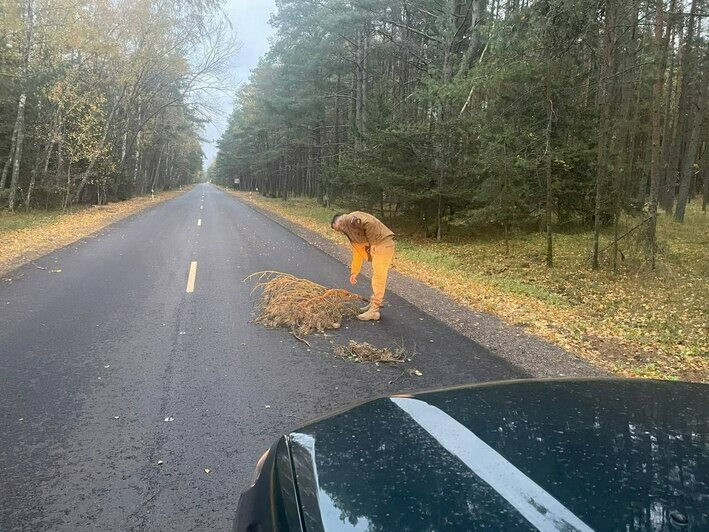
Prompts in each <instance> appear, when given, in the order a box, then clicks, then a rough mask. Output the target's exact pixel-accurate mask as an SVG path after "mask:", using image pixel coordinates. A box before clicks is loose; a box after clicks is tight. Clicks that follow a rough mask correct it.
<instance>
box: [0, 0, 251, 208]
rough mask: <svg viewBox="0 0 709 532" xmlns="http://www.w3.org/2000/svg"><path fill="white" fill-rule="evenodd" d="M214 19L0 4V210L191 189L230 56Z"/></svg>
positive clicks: (138, 3)
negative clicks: (204, 129) (202, 134)
mask: <svg viewBox="0 0 709 532" xmlns="http://www.w3.org/2000/svg"><path fill="white" fill-rule="evenodd" d="M219 15H220V12H219V5H218V3H217V2H212V1H211V0H204V1H199V0H195V1H191V2H185V1H178V0H160V1H158V2H154V1H149V0H116V1H105V0H22V1H19V2H18V1H6V2H2V3H0V166H2V176H1V177H0V209H8V210H9V211H17V210H18V209H21V210H23V211H24V210H29V209H32V208H35V207H41V208H44V209H57V208H59V209H67V208H70V207H72V206H74V205H77V204H84V203H88V204H98V205H102V204H106V203H107V202H109V201H117V200H123V199H127V198H130V197H133V196H135V195H140V194H146V193H150V192H151V191H153V190H155V191H157V190H164V189H170V188H177V187H178V186H179V185H183V184H186V183H189V182H191V181H193V180H194V179H195V178H196V177H197V176H198V174H199V173H200V171H201V169H202V159H203V155H202V148H201V145H200V130H201V128H202V125H203V123H204V122H205V120H207V119H208V117H209V113H210V111H212V109H211V106H212V103H211V100H212V99H213V91H214V90H215V89H219V87H220V86H221V83H222V81H221V80H223V78H224V75H225V73H226V71H227V69H228V65H229V61H230V59H231V58H232V57H233V55H234V52H235V51H236V47H237V44H236V41H235V38H234V37H233V35H232V31H231V28H230V27H229V26H228V25H227V24H226V23H225V22H224V20H223V17H220V16H219Z"/></svg>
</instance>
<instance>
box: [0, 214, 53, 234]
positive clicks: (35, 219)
mask: <svg viewBox="0 0 709 532" xmlns="http://www.w3.org/2000/svg"><path fill="white" fill-rule="evenodd" d="M62 214H63V213H62V211H30V212H24V211H23V212H14V213H13V212H8V211H0V234H2V233H4V232H5V231H15V230H17V229H26V228H28V227H41V226H42V225H46V224H50V223H52V222H55V221H56V220H57V219H58V218H59V217H60V216H61V215H62Z"/></svg>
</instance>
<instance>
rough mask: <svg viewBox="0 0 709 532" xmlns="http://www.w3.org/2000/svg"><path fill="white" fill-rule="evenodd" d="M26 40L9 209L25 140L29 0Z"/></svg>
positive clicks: (30, 23)
mask: <svg viewBox="0 0 709 532" xmlns="http://www.w3.org/2000/svg"><path fill="white" fill-rule="evenodd" d="M26 25H27V41H26V46H27V49H26V50H25V53H24V56H23V60H22V84H23V88H22V94H20V100H19V103H18V104H17V121H16V123H15V128H16V131H17V135H16V141H15V151H14V154H13V157H12V158H13V161H12V177H11V178H10V197H9V199H8V208H9V209H10V211H14V210H15V198H16V195H17V186H18V183H19V180H20V163H21V162H22V145H23V143H24V140H25V106H26V104H27V93H26V90H27V84H28V83H29V80H28V73H29V66H30V58H31V57H32V47H33V46H34V2H33V0H29V1H28V2H27V21H26Z"/></svg>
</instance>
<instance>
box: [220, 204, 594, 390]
mask: <svg viewBox="0 0 709 532" xmlns="http://www.w3.org/2000/svg"><path fill="white" fill-rule="evenodd" d="M230 195H231V196H232V197H233V198H234V199H235V200H236V201H240V202H242V203H243V204H244V205H247V206H248V207H249V208H251V209H253V210H254V211H256V212H258V213H260V214H262V215H264V216H266V217H267V218H269V219H270V220H272V221H274V222H276V223H278V224H279V225H281V226H283V227H285V228H286V229H288V230H289V231H291V232H292V233H294V234H295V235H297V236H299V237H300V238H302V239H303V240H305V241H306V242H308V243H309V244H311V245H312V246H314V247H316V248H317V249H319V250H321V251H323V252H324V253H326V254H328V255H330V256H331V257H333V258H335V259H337V260H338V261H340V262H341V263H343V264H344V265H348V264H349V260H350V253H349V250H348V249H347V248H346V247H345V246H344V245H341V244H338V243H337V242H334V241H332V240H329V239H327V238H324V237H323V236H321V235H319V234H318V233H316V232H315V231H312V230H310V229H308V228H306V227H303V226H302V225H300V224H297V223H295V222H293V221H291V220H288V219H286V218H284V217H282V216H280V215H278V214H276V213H274V212H272V211H269V210H267V209H264V208H263V207H261V206H259V205H255V204H254V203H252V202H249V201H244V200H243V199H241V198H239V197H237V196H234V195H233V194H230ZM346 273H347V272H346V270H344V269H343V275H345V274H346ZM363 273H365V274H368V270H363ZM387 288H388V289H389V290H391V291H392V292H394V293H395V294H397V295H398V296H400V297H402V298H403V299H405V300H406V301H408V302H409V303H411V304H412V305H414V306H416V307H417V308H420V309H421V310H423V311H424V312H426V313H427V314H429V315H430V316H432V317H434V318H436V319H438V320H439V321H441V322H443V323H444V324H446V325H447V326H449V327H450V328H451V329H453V330H455V331H456V332H458V333H460V334H462V335H463V336H466V337H467V338H470V339H471V340H473V341H475V342H477V343H479V344H481V345H482V346H484V347H485V348H487V349H489V350H490V351H491V352H492V353H494V354H495V355H497V356H499V357H500V358H503V359H504V360H506V361H508V362H510V363H511V364H514V365H515V366H517V367H519V368H521V369H523V370H524V371H526V372H528V373H529V374H531V375H533V376H534V377H572V376H597V375H608V373H606V372H604V371H602V370H601V369H598V368H596V367H594V366H592V365H590V364H589V363H588V362H586V361H585V360H583V359H581V358H580V357H576V356H574V355H573V354H571V353H569V352H567V351H565V350H563V349H561V348H560V347H557V346H554V345H552V344H550V343H547V342H545V341H544V340H541V339H539V338H537V337H535V336H532V335H530V334H529V333H527V332H526V331H525V330H524V329H522V328H520V327H515V326H514V325H510V324H507V323H505V322H503V321H502V320H500V319H499V318H497V317H495V316H492V315H490V314H487V313H483V312H478V311H475V310H472V309H470V308H467V307H464V306H462V305H460V304H459V303H457V302H455V301H454V300H453V299H451V298H450V297H448V296H447V295H446V294H445V293H443V292H442V291H441V290H439V289H438V288H435V287H432V286H430V285H427V284H426V283H423V282H421V281H418V280H417V279H414V278H412V277H409V276H407V275H404V274H402V273H400V272H398V271H396V269H393V270H392V271H391V272H390V274H389V283H388V287H387Z"/></svg>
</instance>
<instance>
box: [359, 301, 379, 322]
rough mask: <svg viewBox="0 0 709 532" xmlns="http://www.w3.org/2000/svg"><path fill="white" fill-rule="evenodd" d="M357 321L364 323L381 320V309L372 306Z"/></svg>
mask: <svg viewBox="0 0 709 532" xmlns="http://www.w3.org/2000/svg"><path fill="white" fill-rule="evenodd" d="M357 319H358V320H362V321H377V320H378V319H379V307H378V306H377V305H374V304H370V305H369V308H368V309H367V311H366V312H363V313H362V314H360V315H359V316H357Z"/></svg>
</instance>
